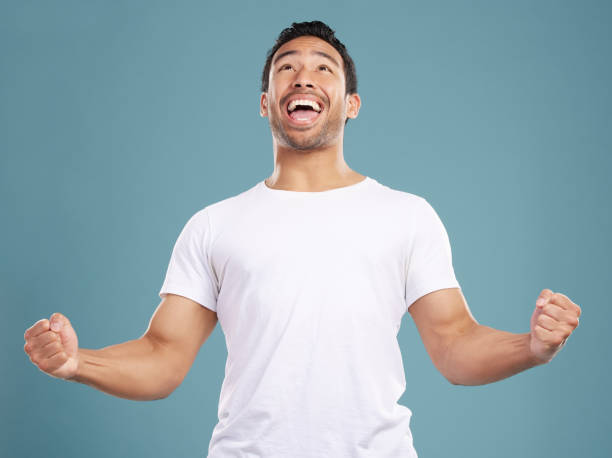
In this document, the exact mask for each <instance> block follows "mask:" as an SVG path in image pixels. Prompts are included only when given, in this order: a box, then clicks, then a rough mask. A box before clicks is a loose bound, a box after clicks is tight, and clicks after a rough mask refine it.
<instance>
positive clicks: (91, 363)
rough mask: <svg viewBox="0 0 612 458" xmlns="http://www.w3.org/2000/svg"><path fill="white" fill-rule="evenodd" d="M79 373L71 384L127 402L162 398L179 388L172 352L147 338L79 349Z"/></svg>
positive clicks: (71, 379)
mask: <svg viewBox="0 0 612 458" xmlns="http://www.w3.org/2000/svg"><path fill="white" fill-rule="evenodd" d="M78 359H79V362H78V370H77V374H76V375H75V376H74V377H72V378H70V379H69V380H70V381H74V382H79V383H83V384H85V385H89V386H91V387H93V388H95V389H97V390H100V391H103V392H105V393H108V394H111V395H113V396H117V397H120V398H125V399H132V400H136V401H149V400H155V399H162V398H165V397H167V396H168V395H170V393H171V392H172V391H173V390H174V389H175V388H176V386H177V384H178V383H180V382H178V383H177V371H176V370H173V368H172V367H169V362H170V361H172V358H171V355H170V354H169V353H168V350H167V349H165V348H164V347H163V346H161V345H158V344H157V343H155V342H154V341H153V340H152V339H149V338H147V337H146V336H143V337H140V338H139V339H135V340H130V341H128V342H123V343H120V344H117V345H111V346H109V347H104V348H101V349H99V350H91V349H86V348H80V349H79V358H78Z"/></svg>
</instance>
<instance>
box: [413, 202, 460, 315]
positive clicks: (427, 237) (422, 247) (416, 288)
mask: <svg viewBox="0 0 612 458" xmlns="http://www.w3.org/2000/svg"><path fill="white" fill-rule="evenodd" d="M415 218H416V221H415V231H414V237H413V240H412V243H411V244H410V246H411V248H410V252H409V254H408V263H407V269H406V291H405V293H406V294H405V300H406V306H407V308H409V307H410V306H411V305H412V304H413V303H414V302H415V301H416V300H417V299H419V298H420V297H422V296H424V295H425V294H428V293H431V292H433V291H436V290H439V289H445V288H459V287H460V286H459V282H458V281H457V279H456V277H455V271H454V269H453V261H452V254H451V246H450V241H449V239H448V234H447V233H446V229H445V228H444V225H443V224H442V221H441V220H440V217H439V216H438V214H437V213H436V211H435V210H434V209H433V207H432V206H431V205H430V204H429V202H427V200H425V199H423V198H421V201H420V203H419V204H418V206H417V210H416V214H415Z"/></svg>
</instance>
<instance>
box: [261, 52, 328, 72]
mask: <svg viewBox="0 0 612 458" xmlns="http://www.w3.org/2000/svg"><path fill="white" fill-rule="evenodd" d="M290 54H299V52H298V51H295V50H290V51H285V52H282V53H280V54H279V55H278V56H276V57H275V58H274V62H272V65H275V64H276V63H277V62H278V61H279V60H281V59H282V58H283V57H285V56H288V55H290ZM310 54H317V55H319V56H322V57H325V58H326V59H329V60H330V61H332V62H333V64H334V65H335V66H336V67H338V68H340V65H339V64H338V62H337V61H336V59H334V58H333V57H332V56H330V55H329V54H327V53H325V52H323V51H310Z"/></svg>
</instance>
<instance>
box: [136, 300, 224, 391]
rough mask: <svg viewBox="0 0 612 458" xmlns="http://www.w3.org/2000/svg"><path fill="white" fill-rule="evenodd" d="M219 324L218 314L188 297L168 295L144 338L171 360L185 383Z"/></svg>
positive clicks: (160, 305) (156, 312)
mask: <svg viewBox="0 0 612 458" xmlns="http://www.w3.org/2000/svg"><path fill="white" fill-rule="evenodd" d="M217 321H218V319H217V313H216V312H214V311H212V310H210V309H208V308H206V307H203V306H202V305H200V304H198V303H197V302H195V301H193V300H191V299H188V298H186V297H183V296H179V295H176V294H166V295H165V296H164V298H163V299H162V301H161V303H160V304H159V306H158V307H157V309H156V310H155V312H154V313H153V316H152V317H151V320H150V322H149V327H148V328H147V330H146V332H145V334H144V337H147V338H149V339H151V341H152V342H153V343H154V344H155V345H157V346H158V347H159V348H160V349H162V350H163V351H164V352H165V353H166V354H167V356H168V357H169V358H171V361H172V363H173V365H174V364H176V370H177V371H178V374H179V376H180V377H179V379H180V380H181V381H182V380H183V378H184V377H185V375H186V374H187V372H188V371H189V369H190V368H191V365H192V364H193V361H194V360H195V357H196V356H197V354H198V351H199V349H200V347H201V346H202V344H204V342H205V341H206V340H207V339H208V337H209V336H210V334H211V333H212V332H213V330H214V328H215V325H216V324H217Z"/></svg>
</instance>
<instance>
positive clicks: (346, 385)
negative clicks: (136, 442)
mask: <svg viewBox="0 0 612 458" xmlns="http://www.w3.org/2000/svg"><path fill="white" fill-rule="evenodd" d="M360 105H361V100H360V98H359V95H358V94H357V78H356V76H355V68H354V64H353V61H352V59H351V58H350V56H349V54H348V52H347V51H346V48H345V47H344V45H343V44H342V43H341V42H340V41H338V40H337V38H336V37H335V35H334V32H333V31H332V30H331V29H329V27H327V26H326V25H325V24H323V23H322V22H318V21H314V22H306V23H294V24H293V25H292V27H290V28H287V29H285V30H283V32H281V34H280V36H279V38H278V40H277V42H276V44H275V46H274V47H273V48H272V49H271V50H270V51H269V53H268V56H267V60H266V64H265V67H264V72H263V76H262V94H261V100H260V110H261V111H260V112H261V115H262V116H265V117H268V118H269V122H270V127H271V131H272V136H273V148H274V164H275V167H274V171H273V173H272V175H271V176H270V177H268V178H267V179H266V180H263V181H260V182H259V183H257V184H256V185H255V186H253V187H252V188H250V189H248V190H246V191H244V192H242V193H240V194H238V195H236V196H233V197H231V198H228V199H225V200H222V201H220V202H216V203H214V204H211V205H209V206H207V207H205V208H204V209H202V210H200V211H199V212H197V213H196V214H194V215H193V216H192V217H191V218H190V219H189V221H188V222H187V224H186V225H185V226H184V228H183V230H182V231H181V233H180V235H179V237H178V239H177V241H176V244H175V246H174V249H173V252H172V256H171V258H170V263H169V265H168V270H167V273H166V277H165V280H164V283H163V285H162V288H161V290H160V293H159V294H160V297H162V302H161V303H160V305H159V307H158V308H157V310H156V311H155V313H154V314H153V317H152V319H151V321H150V324H149V327H148V329H147V331H146V333H145V334H144V335H143V336H142V337H140V338H138V339H136V340H132V341H129V342H125V343H121V344H118V345H114V346H110V347H106V348H103V349H99V350H88V349H81V348H78V342H77V336H76V333H75V331H74V329H73V328H72V326H71V324H70V322H69V320H68V319H67V318H66V317H65V316H64V315H62V314H60V313H54V314H53V315H52V316H51V318H50V320H47V319H43V320H40V321H38V322H37V323H36V324H34V325H33V326H32V327H31V328H29V329H28V330H27V331H26V333H25V339H26V345H25V351H26V352H27V353H28V355H29V356H30V358H31V360H32V362H33V363H34V364H36V365H37V366H38V367H39V368H40V369H41V370H43V371H44V372H46V373H48V374H49V375H51V376H54V377H58V378H62V379H66V380H72V381H76V382H80V383H85V384H88V385H90V386H92V387H94V388H96V389H99V390H102V391H104V392H106V393H109V394H112V395H114V396H119V397H123V398H128V399H138V400H151V399H161V398H165V397H167V396H168V395H170V393H172V391H173V390H174V389H176V387H177V386H178V385H180V383H181V382H182V380H183V379H184V377H185V375H186V374H187V372H188V371H189V368H190V367H191V365H192V363H193V361H194V358H195V356H196V354H197V352H198V350H199V348H200V347H201V345H202V344H203V343H204V342H205V341H206V339H207V338H208V337H209V335H210V334H211V332H212V331H213V329H214V327H215V325H216V323H217V320H218V321H219V322H220V324H221V327H222V329H223V332H224V334H225V338H226V344H227V349H228V360H227V364H226V370H225V379H224V382H223V386H222V389H221V396H220V402H219V410H218V415H219V421H218V423H217V425H216V426H215V428H214V431H213V434H212V438H211V441H210V446H209V455H208V456H209V457H212V458H221V457H229V456H258V457H266V458H268V457H362V456H363V457H365V456H367V457H393V458H397V457H416V456H417V455H416V451H415V449H414V446H413V441H412V435H411V432H410V427H409V423H410V418H411V415H412V412H411V411H410V409H408V408H407V407H405V406H402V405H400V404H398V403H397V400H398V399H399V398H400V396H401V395H402V393H403V392H404V389H405V378H404V370H403V366H402V358H401V353H400V349H399V345H398V342H397V333H398V331H399V327H400V323H401V320H402V316H403V315H404V313H405V312H406V311H409V312H410V314H411V316H412V318H413V319H414V321H415V323H416V326H417V328H418V331H419V333H420V335H421V338H422V339H423V342H424V344H425V347H426V349H427V351H428V353H429V355H430V356H431V359H432V361H433V363H434V364H435V366H436V367H437V368H438V370H439V371H440V372H441V373H442V374H443V375H444V376H445V377H446V378H447V379H448V380H449V381H450V382H451V383H453V384H461V385H479V384H486V383H491V382H494V381H497V380H501V379H503V378H506V377H509V376H511V375H513V374H516V373H518V372H520V371H523V370H525V369H528V368H530V367H533V366H536V365H540V364H544V363H547V362H549V361H550V360H551V359H552V358H553V357H554V356H555V354H556V353H557V352H558V351H559V350H560V349H561V348H562V346H563V345H564V343H565V341H566V339H567V338H568V336H569V335H570V334H571V333H572V332H573V330H574V329H575V328H576V326H577V325H578V317H579V315H580V307H579V306H578V305H576V304H575V303H573V302H572V301H571V300H570V299H568V298H567V297H566V296H564V295H563V294H560V293H554V292H553V291H551V290H549V289H544V290H542V292H541V294H540V296H539V298H538V300H537V301H536V306H535V310H534V312H533V315H532V317H531V327H530V332H529V333H525V334H512V333H509V332H504V331H499V330H496V329H492V328H490V327H487V326H482V325H480V324H479V323H478V322H477V321H476V320H475V319H474V317H473V316H472V315H471V313H470V311H469V308H468V305H467V303H466V302H465V299H464V297H463V295H462V293H461V290H460V287H459V284H458V282H457V280H456V278H455V275H454V271H453V266H452V258H451V248H450V244H449V239H448V236H447V233H446V231H445V228H444V226H443V224H442V222H441V220H440V218H439V217H438V215H437V214H436V212H435V211H434V209H433V208H432V207H431V205H429V203H428V202H427V201H426V200H425V199H423V198H422V197H419V196H416V195H414V194H410V193H407V192H403V191H398V190H394V189H391V188H389V187H387V186H384V185H383V184H381V183H379V182H378V181H376V180H375V179H373V178H371V177H368V176H365V175H361V174H359V173H358V172H355V171H353V170H352V169H350V168H349V167H348V165H347V164H346V162H345V161H344V157H343V134H344V126H345V124H346V122H347V121H348V120H349V119H353V118H355V117H357V115H358V113H359V109H360Z"/></svg>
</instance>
